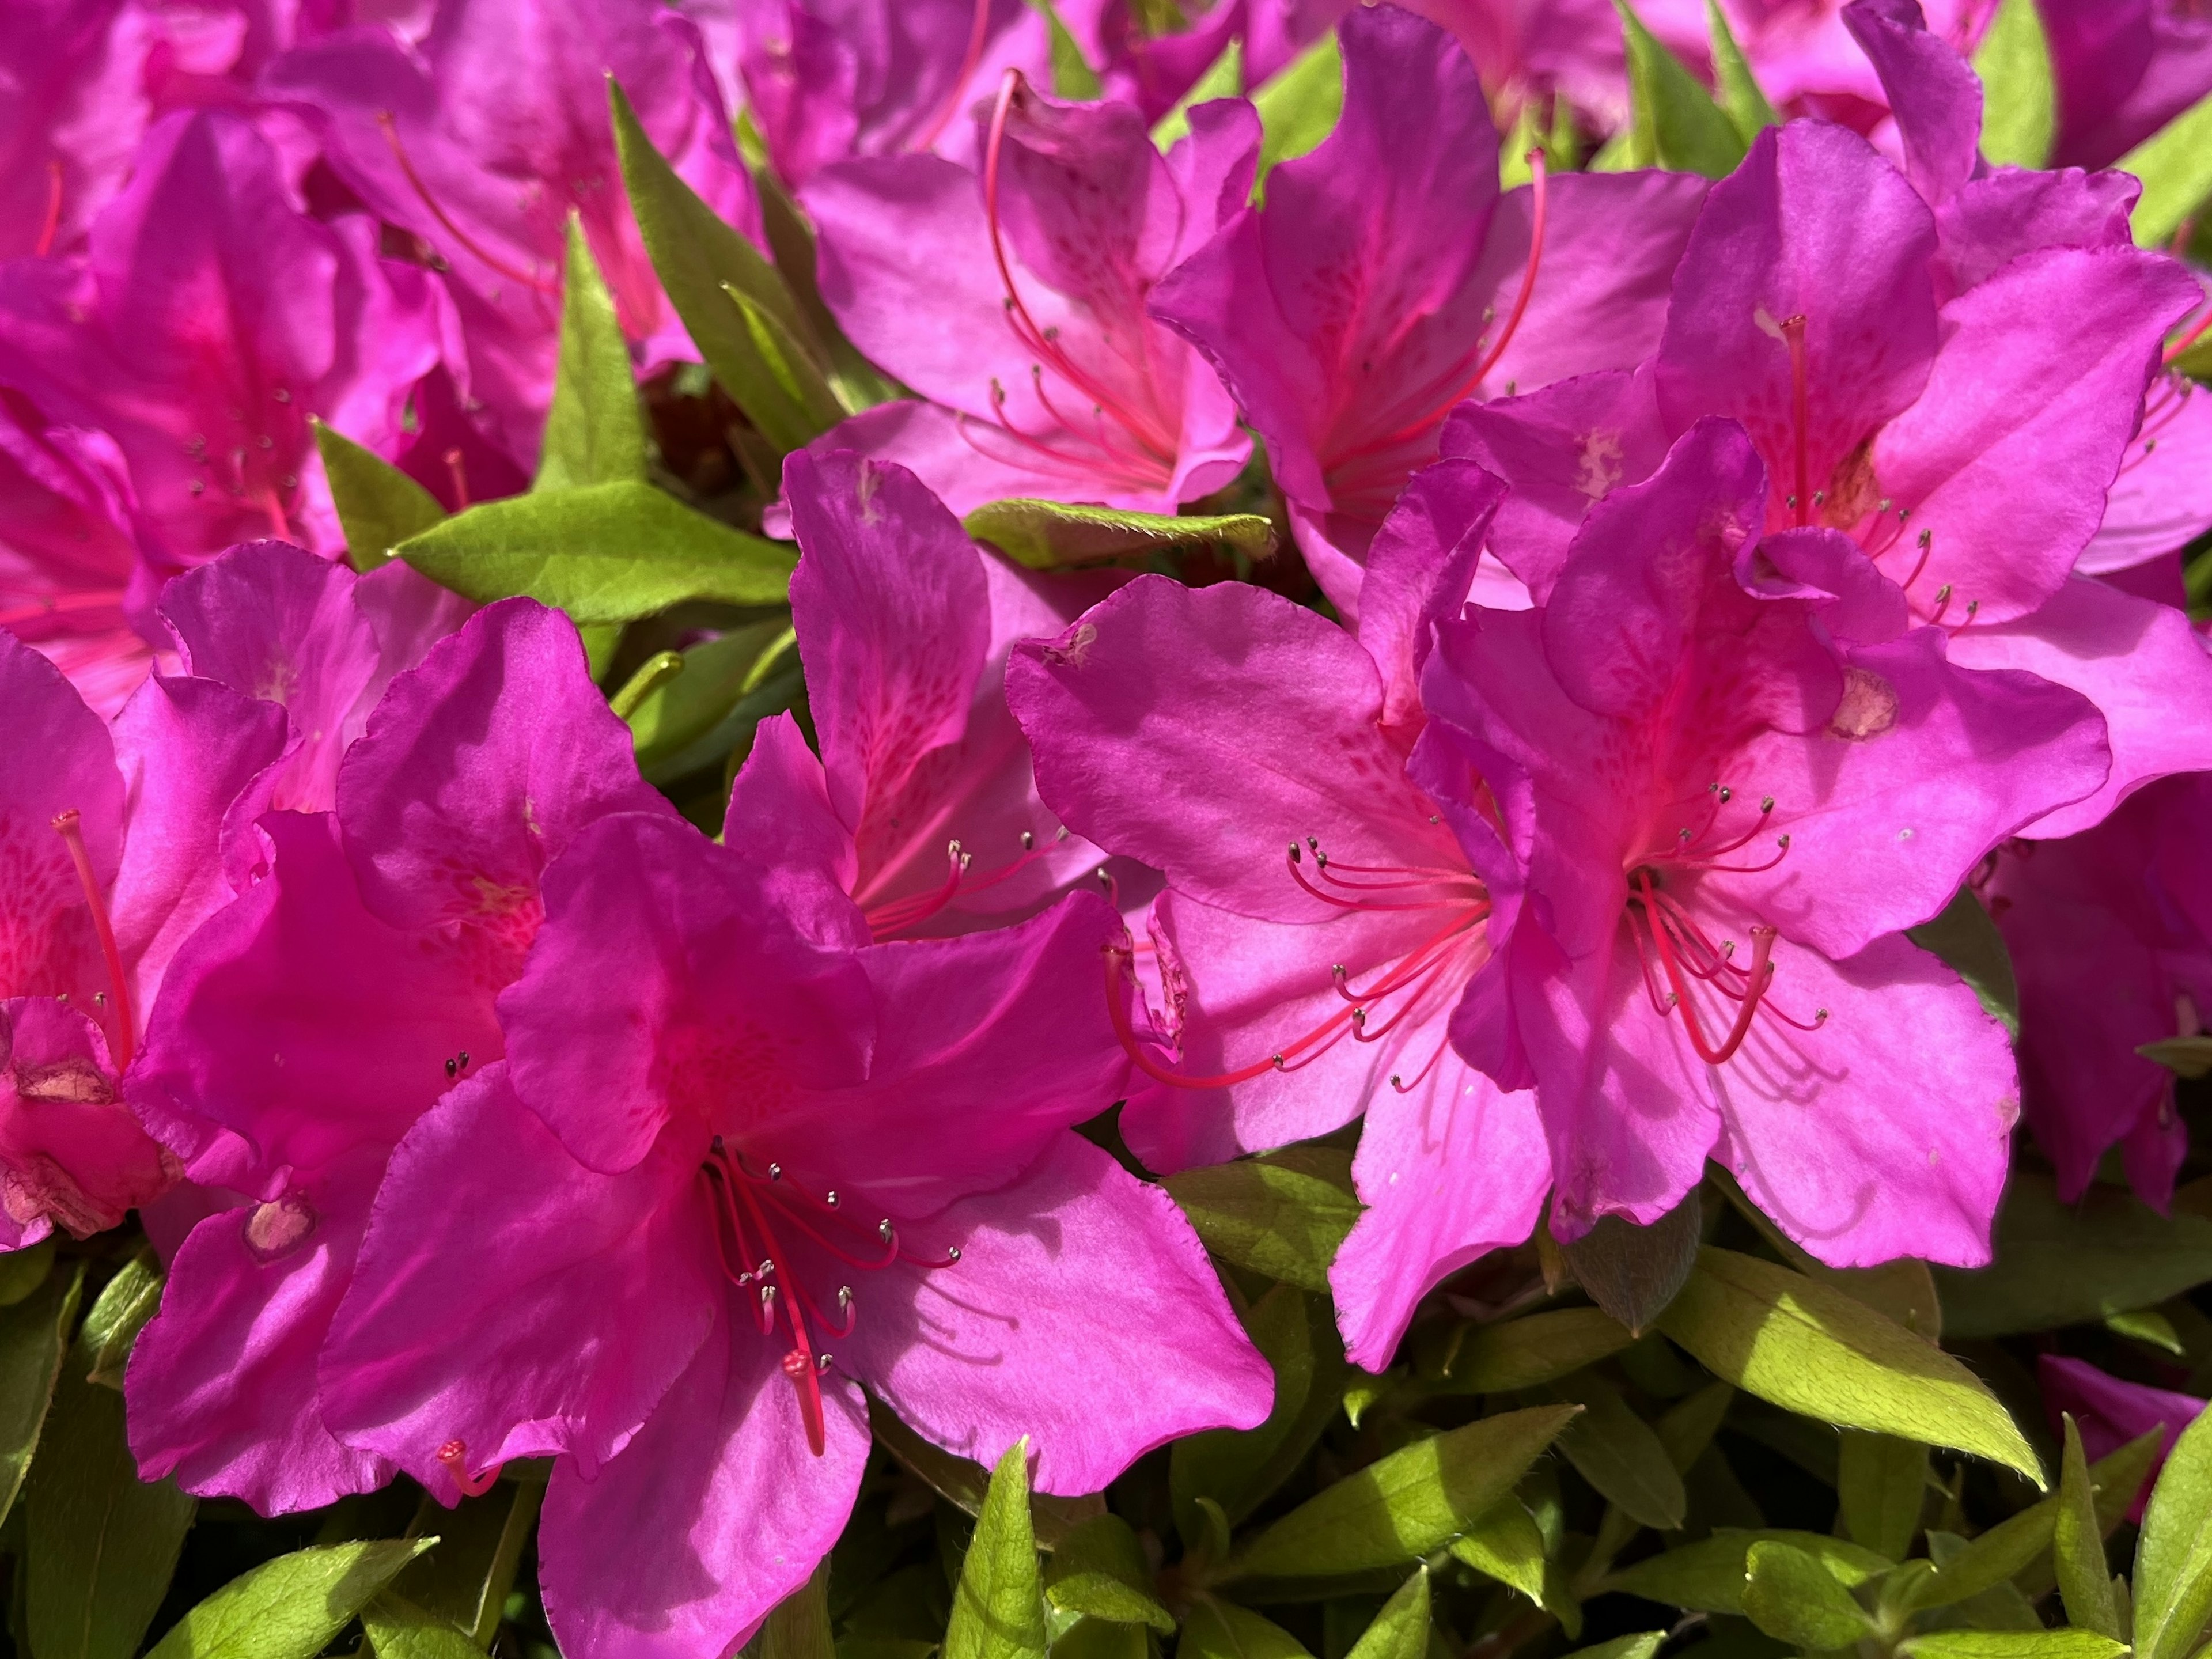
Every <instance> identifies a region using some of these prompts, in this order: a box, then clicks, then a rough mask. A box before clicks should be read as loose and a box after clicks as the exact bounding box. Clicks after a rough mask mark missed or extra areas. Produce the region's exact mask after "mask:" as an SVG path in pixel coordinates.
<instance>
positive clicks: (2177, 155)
mask: <svg viewBox="0 0 2212 1659" xmlns="http://www.w3.org/2000/svg"><path fill="white" fill-rule="evenodd" d="M2112 165H2113V166H2114V167H2118V169H2119V170H2120V171H2121V172H2123V173H2134V174H2135V176H2136V178H2138V179H2142V187H2143V189H2142V200H2141V201H2139V202H2137V203H2136V212H2135V232H2136V246H2137V247H2163V246H2166V243H2168V242H2170V241H2172V240H2173V233H2174V232H2175V231H2177V230H2179V229H2180V228H2181V222H2182V221H2183V220H2185V219H2186V218H2187V217H2188V216H2190V215H2191V213H2194V212H2195V211H2196V210H2197V207H2198V205H2199V204H2201V203H2203V200H2204V198H2205V197H2206V196H2207V195H2212V95H2208V96H2206V97H2203V98H2201V99H2199V100H2197V102H2195V103H2194V104H2191V106H2189V107H2188V108H2187V109H2185V110H2184V111H2182V112H2181V113H2180V114H2179V115H2177V116H2175V117H2174V118H2173V119H2172V120H2171V121H2168V122H2167V123H2166V125H2165V126H2163V127H2161V128H2160V130H2159V131H2156V132H2155V133H2153V134H2152V135H2151V136H2150V137H2148V138H2146V139H2144V140H2143V141H2142V143H2140V144H2137V145H2136V147H2135V148H2134V149H2131V150H2130V151H2129V152H2128V153H2127V154H2126V155H2123V156H2122V157H2120V159H2119V160H2118V161H2115V162H2114V163H2113V164H2112Z"/></svg>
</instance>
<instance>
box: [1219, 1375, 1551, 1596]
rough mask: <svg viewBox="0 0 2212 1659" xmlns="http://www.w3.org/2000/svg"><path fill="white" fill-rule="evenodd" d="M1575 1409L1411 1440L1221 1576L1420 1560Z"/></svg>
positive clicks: (1289, 1520) (1469, 1519) (1468, 1520)
mask: <svg viewBox="0 0 2212 1659" xmlns="http://www.w3.org/2000/svg"><path fill="white" fill-rule="evenodd" d="M1574 1416H1575V1410H1574V1408H1573V1407H1569V1406H1540V1407H1532V1408H1531V1409H1529V1410H1527V1411H1517V1412H1507V1413H1503V1414H1502V1415H1499V1416H1496V1417H1486V1418H1484V1419H1481V1420H1480V1421H1479V1422H1474V1423H1469V1424H1468V1425H1466V1426H1465V1427H1463V1428H1457V1429H1453V1430H1451V1431H1449V1432H1448V1433H1445V1434H1440V1435H1437V1436H1435V1437H1431V1438H1429V1439H1425V1440H1420V1441H1417V1442H1415V1443H1413V1444H1412V1445H1410V1446H1407V1447H1404V1448H1402V1449H1400V1450H1398V1451H1395V1452H1393V1453H1391V1454H1390V1455H1389V1456H1388V1457H1385V1458H1383V1459H1381V1460H1380V1461H1379V1462H1374V1463H1370V1464H1369V1465H1368V1466H1367V1468H1364V1469H1362V1470H1360V1471H1359V1473H1358V1474H1354V1475H1351V1476H1349V1477H1347V1478H1346V1479H1345V1480H1340V1481H1338V1482H1337V1483H1336V1484H1335V1485H1334V1486H1330V1487H1328V1489H1327V1490H1325V1491H1324V1492H1322V1493H1321V1494H1320V1495H1319V1496H1317V1497H1315V1498H1309V1499H1308V1500H1307V1501H1306V1502H1305V1503H1304V1504H1300V1505H1299V1506H1298V1507H1297V1509H1295V1510H1291V1512H1290V1514H1288V1515H1286V1516H1284V1517H1283V1518H1282V1519H1281V1520H1279V1521H1278V1522H1275V1523H1274V1524H1273V1526H1271V1527H1269V1528H1267V1530H1266V1531H1265V1532H1263V1533H1261V1534H1260V1536H1259V1537H1258V1538H1257V1539H1255V1541H1253V1542H1252V1543H1251V1544H1249V1545H1248V1546H1247V1547H1245V1548H1244V1549H1243V1551H1242V1552H1240V1553H1238V1554H1237V1556H1236V1557H1235V1558H1234V1559H1231V1562H1230V1563H1229V1565H1228V1568H1227V1569H1226V1571H1225V1572H1224V1574H1223V1575H1222V1576H1223V1577H1243V1578H1276V1577H1299V1576H1301V1575H1305V1574H1315V1575H1326V1574H1336V1573H1355V1572H1364V1571H1369V1570H1370V1569H1372V1568H1377V1567H1388V1566H1393V1565H1396V1564H1398V1563H1400V1562H1404V1561H1413V1560H1418V1559H1420V1558H1421V1557H1422V1556H1424V1555H1426V1554H1427V1553H1429V1552H1430V1551H1431V1550H1433V1549H1437V1548H1440V1547H1443V1545H1444V1544H1445V1543H1447V1542H1449V1541H1450V1540H1451V1539H1452V1538H1454V1537H1455V1536H1456V1535H1457V1534H1460V1533H1462V1532H1464V1531H1466V1530H1467V1528H1468V1526H1469V1525H1471V1524H1472V1523H1473V1522H1474V1521H1475V1520H1476V1519H1477V1518H1478V1517H1479V1516H1481V1515H1482V1514H1484V1513H1485V1512H1486V1510H1489V1509H1490V1507H1491V1506H1492V1504H1496V1503H1497V1502H1498V1499H1499V1498H1503V1497H1504V1496H1505V1495H1506V1493H1508V1492H1510V1491H1512V1490H1513V1487H1514V1485H1515V1483H1516V1482H1517V1481H1518V1480H1520V1479H1521V1477H1522V1474H1524V1473H1526V1471H1527V1470H1528V1466H1529V1465H1530V1464H1531V1463H1533V1462H1535V1461H1536V1459H1537V1458H1538V1457H1540V1456H1541V1455H1543V1452H1544V1449H1545V1448H1546V1447H1547V1446H1549V1445H1550V1444H1551V1443H1552V1442H1553V1440H1555V1439H1556V1438H1558V1437H1559V1431H1560V1430H1562V1429H1564V1428H1565V1426H1566V1425H1567V1424H1568V1423H1569V1422H1571V1420H1572V1419H1573V1418H1574Z"/></svg>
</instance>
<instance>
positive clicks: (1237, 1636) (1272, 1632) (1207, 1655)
mask: <svg viewBox="0 0 2212 1659" xmlns="http://www.w3.org/2000/svg"><path fill="white" fill-rule="evenodd" d="M1176 1659H1311V1656H1310V1655H1309V1654H1308V1653H1307V1652H1306V1650H1305V1649H1304V1647H1303V1646H1301V1645H1300V1644H1299V1642H1298V1638H1297V1637H1295V1636H1293V1635H1291V1633H1290V1632H1288V1631H1286V1630H1285V1629H1284V1628H1283V1627H1282V1626H1280V1625H1278V1624H1275V1623H1273V1621H1272V1620H1266V1619H1262V1618H1261V1616H1260V1615H1259V1614H1258V1613H1252V1612H1249V1611H1248V1610H1246V1609H1245V1608H1243V1607H1238V1606H1237V1604H1236V1603H1235V1602H1234V1601H1218V1600H1216V1599H1215V1598H1214V1597H1212V1596H1210V1595H1208V1596H1203V1597H1201V1598H1200V1600H1199V1601H1198V1603H1197V1605H1195V1606H1194V1607H1192V1608H1191V1610H1190V1616H1189V1617H1188V1619H1186V1620H1183V1626H1182V1636H1181V1637H1180V1638H1178V1639H1177V1640H1176Z"/></svg>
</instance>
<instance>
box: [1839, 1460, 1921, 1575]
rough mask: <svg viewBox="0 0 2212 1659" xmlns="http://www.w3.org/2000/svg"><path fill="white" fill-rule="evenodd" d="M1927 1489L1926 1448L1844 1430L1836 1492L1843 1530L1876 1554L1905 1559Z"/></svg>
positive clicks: (1915, 1531) (1917, 1527)
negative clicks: (1841, 1506)
mask: <svg viewBox="0 0 2212 1659" xmlns="http://www.w3.org/2000/svg"><path fill="white" fill-rule="evenodd" d="M1927 1490H1928V1448H1927V1447H1925V1446H1923V1445H1921V1444H1919V1443H1917V1442H1916V1441H1911V1440H1900V1439H1899V1438H1898V1437H1896V1436H1895V1435H1890V1434H1862V1433H1861V1432H1859V1431H1857V1430H1856V1429H1846V1430H1844V1437H1843V1444H1842V1446H1841V1448H1840V1456H1839V1459H1838V1466H1837V1480H1836V1496H1837V1498H1838V1499H1840V1500H1841V1502H1842V1504H1843V1515H1844V1532H1845V1533H1846V1534H1849V1536H1850V1539H1851V1541H1853V1542H1854V1543H1859V1544H1863V1545H1865V1546H1866V1547H1868V1548H1869V1549H1870V1550H1872V1551H1873V1552H1874V1553H1875V1554H1877V1555H1886V1556H1887V1557H1888V1558H1889V1559H1891V1560H1893V1561H1902V1560H1903V1559H1905V1552H1906V1551H1907V1550H1909V1549H1911V1547H1912V1540H1913V1537H1914V1534H1917V1533H1918V1532H1919V1530H1920V1510H1921V1505H1922V1503H1923V1499H1924V1497H1925V1494H1926V1492H1927Z"/></svg>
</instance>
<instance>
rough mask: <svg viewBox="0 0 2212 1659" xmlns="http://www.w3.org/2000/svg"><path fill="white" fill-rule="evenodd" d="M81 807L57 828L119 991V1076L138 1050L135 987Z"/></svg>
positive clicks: (58, 820) (58, 819) (62, 815)
mask: <svg viewBox="0 0 2212 1659" xmlns="http://www.w3.org/2000/svg"><path fill="white" fill-rule="evenodd" d="M78 817H79V814H78V812H77V809H76V807H74V806H72V807H70V809H69V810H68V811H64V812H59V813H57V814H56V815H55V817H54V829H55V830H56V831H57V832H58V834H59V835H60V836H61V838H62V842H63V844H64V846H66V847H67V848H69V854H70V862H71V863H72V864H74V865H75V866H76V879H77V884H78V885H79V886H81V887H82V888H83V889H84V902H85V903H86V904H87V905H88V906H89V907H90V908H91V910H92V927H93V931H94V933H97V934H98V935H99V937H100V955H101V956H102V957H105V958H106V962H107V983H108V986H109V988H110V989H112V991H113V992H114V993H115V1070H116V1073H117V1074H118V1076H119V1075H121V1074H122V1073H125V1072H127V1071H129V1070H130V1069H131V1056H132V1055H133V1054H136V1053H137V1030H136V1024H137V1022H136V1020H135V1019H134V1018H133V1016H132V1014H131V991H130V987H129V984H128V982H127V981H125V978H124V975H123V952H122V951H120V950H119V949H118V948H117V946H116V943H115V925H114V922H113V921H112V919H111V918H110V917H109V915H108V914H107V896H106V894H104V893H102V892H101V891H100V882H99V879H98V878H96V877H95V876H94V874H93V870H92V855H91V854H89V853H88V852H86V851H85V847H84V836H83V833H82V831H81V830H80V829H78V827H77V819H78Z"/></svg>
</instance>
